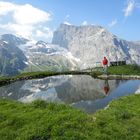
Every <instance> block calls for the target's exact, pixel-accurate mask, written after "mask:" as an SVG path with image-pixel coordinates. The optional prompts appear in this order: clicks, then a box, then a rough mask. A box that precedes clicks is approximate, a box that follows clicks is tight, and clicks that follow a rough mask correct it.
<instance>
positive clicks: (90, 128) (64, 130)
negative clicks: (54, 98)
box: [0, 95, 140, 140]
mask: <svg viewBox="0 0 140 140" xmlns="http://www.w3.org/2000/svg"><path fill="white" fill-rule="evenodd" d="M139 101H140V95H131V96H128V97H123V98H121V99H119V100H116V101H113V102H112V103H111V104H110V107H109V108H108V109H106V110H102V111H98V112H97V113H96V114H95V115H88V114H86V113H83V112H81V111H79V110H76V109H74V108H72V107H70V106H66V105H63V104H53V103H46V102H44V101H35V102H33V103H31V104H23V103H19V102H15V101H8V100H0V138H1V140H47V139H52V140H61V139H62V140H91V139H92V140H114V139H116V140H124V139H127V140H132V139H133V140H139V136H140V129H139V128H140V109H139V107H140V102H139Z"/></svg>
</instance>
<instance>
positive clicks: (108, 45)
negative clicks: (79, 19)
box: [52, 24, 140, 69]
mask: <svg viewBox="0 0 140 140" xmlns="http://www.w3.org/2000/svg"><path fill="white" fill-rule="evenodd" d="M52 43H53V44H57V45H60V46H62V47H64V48H66V49H68V50H69V51H70V52H71V53H72V55H73V56H74V57H76V58H78V59H79V60H80V61H81V62H80V63H79V66H80V68H81V69H83V68H89V67H93V66H95V65H96V62H101V60H102V58H103V57H104V56H106V57H107V58H108V59H109V61H118V60H121V61H122V60H126V61H127V63H137V64H140V54H139V53H140V44H139V43H138V42H137V43H136V42H129V41H126V40H123V39H120V38H118V37H117V36H115V35H113V34H111V33H110V32H109V31H107V30H106V29H104V28H103V27H101V26H94V25H87V26H73V25H66V24H61V25H60V27H59V28H58V29H57V30H56V31H55V32H54V36H53V40H52Z"/></svg>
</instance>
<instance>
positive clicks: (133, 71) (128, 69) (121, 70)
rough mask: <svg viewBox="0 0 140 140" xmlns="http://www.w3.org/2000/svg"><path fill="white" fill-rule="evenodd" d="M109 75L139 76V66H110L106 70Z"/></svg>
mask: <svg viewBox="0 0 140 140" xmlns="http://www.w3.org/2000/svg"><path fill="white" fill-rule="evenodd" d="M108 72H109V74H116V75H140V66H136V65H123V66H112V67H109V68H108Z"/></svg>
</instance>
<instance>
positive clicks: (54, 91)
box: [0, 75, 140, 113]
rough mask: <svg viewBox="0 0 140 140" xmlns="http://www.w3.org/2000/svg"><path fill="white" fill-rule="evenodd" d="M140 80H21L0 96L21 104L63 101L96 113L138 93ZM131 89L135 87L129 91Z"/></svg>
mask: <svg viewBox="0 0 140 140" xmlns="http://www.w3.org/2000/svg"><path fill="white" fill-rule="evenodd" d="M139 85H140V80H133V81H124V80H109V81H108V80H99V79H94V78H92V77H91V76H88V75H73V76H72V75H61V76H52V77H47V78H44V79H37V80H28V81H18V82H15V83H12V84H10V85H6V86H3V87H0V97H2V98H10V99H14V100H18V101H21V102H31V101H33V100H36V99H43V100H47V101H49V102H62V103H66V104H70V105H72V106H74V107H76V108H80V109H82V110H84V111H86V112H89V113H93V112H95V111H96V110H98V109H101V108H104V107H105V106H106V105H107V104H108V103H109V102H110V101H111V100H113V99H114V98H118V97H120V96H125V95H128V94H131V93H134V92H135V91H136V90H137V89H138V86H139ZM128 87H131V88H129V89H128Z"/></svg>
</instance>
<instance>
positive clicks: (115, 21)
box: [108, 19, 118, 27]
mask: <svg viewBox="0 0 140 140" xmlns="http://www.w3.org/2000/svg"><path fill="white" fill-rule="evenodd" d="M117 23H118V21H117V19H113V20H112V21H111V23H109V24H108V26H109V27H113V26H115V25H116V24H117Z"/></svg>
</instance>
